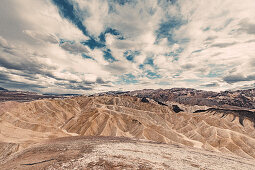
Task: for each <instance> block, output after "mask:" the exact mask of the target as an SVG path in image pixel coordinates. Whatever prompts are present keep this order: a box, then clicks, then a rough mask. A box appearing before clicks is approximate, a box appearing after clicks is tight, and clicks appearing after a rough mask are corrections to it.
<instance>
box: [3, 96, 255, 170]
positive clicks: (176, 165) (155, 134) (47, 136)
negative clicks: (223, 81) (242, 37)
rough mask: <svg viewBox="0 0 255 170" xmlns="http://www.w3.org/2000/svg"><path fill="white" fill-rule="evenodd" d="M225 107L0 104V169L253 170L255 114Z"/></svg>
mask: <svg viewBox="0 0 255 170" xmlns="http://www.w3.org/2000/svg"><path fill="white" fill-rule="evenodd" d="M129 93H130V92H129ZM136 95H137V93H136ZM253 99H254V98H253V97H250V100H252V101H253ZM225 105H226V104H223V105H218V106H217V105H214V106H213V107H212V106H211V105H209V104H208V105H197V104H194V103H191V104H187V103H186V104H184V103H178V102H177V101H169V100H168V101H163V100H158V99H155V98H153V97H150V96H146V97H145V96H135V95H131V94H127V93H123V94H103V95H92V96H77V97H69V98H63V99H59V98H55V99H41V100H35V101H30V102H17V101H6V102H2V103H0V142H1V144H0V151H1V154H0V164H2V165H1V167H3V168H4V169H31V168H32V169H42V168H44V169H70V168H77V169H82V168H85V169H86V168H88V169H109V168H110V169H123V168H126V169H139V168H140V169H220V168H221V167H222V168H224V169H253V168H255V130H254V111H253V108H252V107H250V108H248V109H247V107H248V106H247V107H243V108H241V107H240V106H233V107H230V106H231V105H229V106H228V107H224V106H225ZM232 105H233V104H232ZM63 137H64V138H63ZM61 155H62V156H61Z"/></svg>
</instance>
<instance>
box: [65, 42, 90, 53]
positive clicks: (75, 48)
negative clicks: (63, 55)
mask: <svg viewBox="0 0 255 170" xmlns="http://www.w3.org/2000/svg"><path fill="white" fill-rule="evenodd" d="M60 47H61V48H63V49H64V50H66V51H69V52H71V53H76V54H79V53H87V52H88V50H87V48H86V47H85V46H84V45H81V44H80V43H75V42H63V43H61V44H60Z"/></svg>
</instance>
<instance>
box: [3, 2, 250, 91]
mask: <svg viewBox="0 0 255 170" xmlns="http://www.w3.org/2000/svg"><path fill="white" fill-rule="evenodd" d="M1 4H2V5H1V7H0V22H1V25H0V70H1V75H0V76H1V77H2V81H1V86H3V87H6V86H9V85H10V86H11V87H12V88H13V89H15V87H16V88H20V89H22V88H23V89H26V85H27V87H30V88H31V90H34V91H39V92H42V93H47V92H51V91H55V92H57V93H94V92H100V91H107V90H118V89H124V90H134V89H141V88H170V87H190V88H198V89H205V90H207V89H208V90H211V89H212V90H216V91H220V90H226V89H235V88H246V87H248V86H249V87H251V84H253V83H254V81H255V80H254V70H255V64H254V63H255V62H254V58H255V49H254V39H255V34H254V24H255V23H254V21H253V18H255V13H254V8H255V4H254V3H253V0H244V2H243V3H237V2H233V1H231V0H225V1H220V0H215V1H209V0H205V1H200V0H179V1H175V0H173V1H167V0H163V1H155V0H141V1H136V0H134V1H133V0H108V1H104V0H93V1H84V0H45V1H33V0H22V1H9V0H3V2H1ZM27 4H29V6H28V5H27ZM4 80H6V81H4Z"/></svg>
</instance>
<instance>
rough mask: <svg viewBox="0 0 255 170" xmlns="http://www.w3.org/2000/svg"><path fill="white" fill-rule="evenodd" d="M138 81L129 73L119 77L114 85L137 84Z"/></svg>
mask: <svg viewBox="0 0 255 170" xmlns="http://www.w3.org/2000/svg"><path fill="white" fill-rule="evenodd" d="M138 82H139V81H138V80H137V79H136V77H135V76H134V75H133V74H131V73H129V74H124V75H121V76H120V77H119V80H118V81H117V82H115V84H135V83H138Z"/></svg>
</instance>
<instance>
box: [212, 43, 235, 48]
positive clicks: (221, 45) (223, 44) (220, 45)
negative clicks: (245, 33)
mask: <svg viewBox="0 0 255 170" xmlns="http://www.w3.org/2000/svg"><path fill="white" fill-rule="evenodd" d="M235 44H236V42H232V43H217V44H212V45H211V47H219V48H225V47H229V46H232V45H235Z"/></svg>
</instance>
